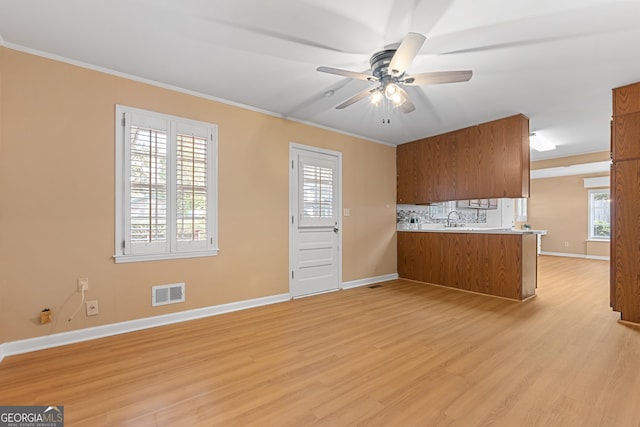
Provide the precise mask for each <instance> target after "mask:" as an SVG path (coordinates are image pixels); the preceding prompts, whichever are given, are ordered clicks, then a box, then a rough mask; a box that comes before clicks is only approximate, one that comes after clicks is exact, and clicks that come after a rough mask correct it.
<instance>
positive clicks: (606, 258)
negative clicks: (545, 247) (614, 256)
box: [540, 251, 610, 261]
mask: <svg viewBox="0 0 640 427" xmlns="http://www.w3.org/2000/svg"><path fill="white" fill-rule="evenodd" d="M540 255H551V256H564V257H569V258H586V259H600V260H604V261H609V260H610V258H609V257H608V256H598V255H584V254H571V253H567V252H547V251H540Z"/></svg>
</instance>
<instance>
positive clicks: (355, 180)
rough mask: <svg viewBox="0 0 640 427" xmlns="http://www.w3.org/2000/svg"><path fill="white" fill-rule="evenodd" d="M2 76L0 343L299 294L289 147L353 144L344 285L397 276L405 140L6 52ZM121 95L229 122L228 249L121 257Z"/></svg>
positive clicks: (1, 56) (221, 131) (224, 228)
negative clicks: (46, 314) (117, 120)
mask: <svg viewBox="0 0 640 427" xmlns="http://www.w3.org/2000/svg"><path fill="white" fill-rule="evenodd" d="M0 76H1V80H0V105H1V106H2V110H0V111H1V114H0V196H1V202H0V203H1V205H0V227H1V228H0V233H1V234H0V236H1V237H2V239H1V241H0V259H1V260H2V261H1V262H2V268H1V269H0V343H2V342H9V341H14V340H18V339H24V338H30V337H36V336H41V335H46V334H50V333H58V332H64V331H69V330H75V329H81V328H86V327H91V326H98V325H104V324H109V323H114V322H121V321H126V320H132V319H139V318H143V317H148V316H154V315H160V314H166V313H170V312H175V311H182V310H188V309H194V308H199V307H207V306H213V305H217V304H223V303H228V302H232V301H241V300H245V299H250V298H257V297H264V296H269V295H276V294H282V293H286V292H288V269H289V266H288V263H289V261H288V257H289V255H288V254H289V252H288V204H289V199H288V171H289V169H288V158H289V143H290V142H296V143H300V144H306V145H311V146H317V147H323V148H327V149H331V150H336V151H340V152H342V153H343V206H344V207H345V208H349V209H350V216H349V217H346V218H344V223H343V274H342V280H343V282H346V281H352V280H357V279H365V278H369V277H375V276H380V275H385V274H393V273H395V272H396V243H395V180H396V173H395V148H393V147H388V146H385V145H381V144H376V143H372V142H369V141H366V140H362V139H358V138H354V137H349V136H345V135H342V134H339V133H335V132H330V131H327V130H322V129H318V128H314V127H310V126H307V125H303V124H299V123H295V122H291V121H287V120H284V119H280V118H275V117H272V116H269V115H265V114H261V113H257V112H253V111H250V110H246V109H242V108H237V107H233V106H229V105H226V104H222V103H218V102H214V101H211V100H207V99H203V98H199V97H195V96H191V95H187V94H184V93H179V92H175V91H171V90H167V89H163V88H159V87H155V86H151V85H147V84H143V83H139V82H135V81H131V80H127V79H124V78H120V77H115V76H112V75H107V74H103V73H99V72H96V71H92V70H87V69H83V68H80V67H76V66H72V65H68V64H64V63H60V62H56V61H52V60H48V59H44V58H40V57H36V56H32V55H29V54H25V53H21V52H17V51H14V50H10V49H6V48H0ZM115 104H123V105H128V106H133V107H138V108H143V109H148V110H153V111H159V112H162V113H167V114H172V115H176V116H182V117H189V118H192V119H196V120H203V121H208V122H213V123H216V124H218V136H219V246H220V254H219V256H217V257H212V258H200V259H187V260H172V261H158V262H142V263H132V264H115V263H114V262H113V259H112V255H113V253H114V185H115V184H114V179H115V178H114V106H115ZM79 277H88V278H89V287H90V290H89V292H88V294H87V298H88V299H97V300H98V301H99V304H100V315H99V316H96V317H91V318H87V317H86V316H84V314H83V313H82V314H81V315H78V317H77V318H76V319H74V320H73V322H71V323H69V322H67V320H66V318H67V317H68V316H69V315H70V314H71V313H72V312H73V310H74V309H75V307H76V306H77V304H78V303H79V294H78V293H77V292H76V280H77V278H79ZM174 282H185V283H186V284H187V288H186V296H187V301H186V302H185V303H183V304H177V305H171V306H164V307H156V308H152V307H151V301H150V294H151V292H150V287H151V286H152V285H158V284H168V283H174ZM45 307H48V308H51V309H52V310H53V311H54V316H55V319H56V321H55V322H54V323H53V324H48V325H43V326H41V325H39V324H38V322H37V319H38V316H39V312H40V311H41V310H42V309H43V308H45Z"/></svg>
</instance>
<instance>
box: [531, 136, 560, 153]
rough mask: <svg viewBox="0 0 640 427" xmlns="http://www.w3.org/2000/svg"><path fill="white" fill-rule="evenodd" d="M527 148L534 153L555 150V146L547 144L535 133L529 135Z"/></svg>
mask: <svg viewBox="0 0 640 427" xmlns="http://www.w3.org/2000/svg"><path fill="white" fill-rule="evenodd" d="M529 147H531V148H533V149H534V150H536V151H551V150H555V149H556V146H555V144H553V143H551V142H549V141H548V140H547V139H546V138H544V137H543V136H542V135H540V134H537V133H536V132H533V133H530V134H529Z"/></svg>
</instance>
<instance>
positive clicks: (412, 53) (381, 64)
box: [317, 33, 473, 123]
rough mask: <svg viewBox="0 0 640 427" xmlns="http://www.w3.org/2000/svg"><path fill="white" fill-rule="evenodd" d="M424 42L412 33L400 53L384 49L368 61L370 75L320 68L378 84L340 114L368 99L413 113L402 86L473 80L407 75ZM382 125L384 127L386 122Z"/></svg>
mask: <svg viewBox="0 0 640 427" xmlns="http://www.w3.org/2000/svg"><path fill="white" fill-rule="evenodd" d="M425 40H426V37H425V36H423V35H422V34H418V33H409V34H407V36H406V37H405V38H404V40H403V41H402V43H400V46H398V48H397V49H385V50H382V51H379V52H376V53H374V54H373V55H372V56H371V59H370V60H369V64H370V65H371V74H370V75H369V74H364V73H358V72H355V71H349V70H342V69H339V68H332V67H324V66H322V67H318V68H317V70H318V71H320V72H323V73H329V74H336V75H339V76H343V77H347V78H351V79H357V80H365V81H369V82H372V83H376V86H375V87H374V88H369V89H365V90H363V91H361V92H359V93H357V94H355V95H354V96H352V97H351V98H349V99H347V100H346V101H344V102H343V103H341V104H340V105H338V106H337V107H336V108H337V109H339V110H341V109H343V108H346V107H348V106H350V105H352V104H355V103H356V102H358V101H360V100H361V99H364V98H367V97H369V100H370V101H371V103H372V104H374V105H379V104H380V103H381V101H382V100H383V99H385V98H386V99H387V100H389V102H390V103H391V105H393V106H394V107H397V108H400V111H402V112H403V113H405V114H406V113H410V112H412V111H413V110H415V109H416V107H415V105H413V102H411V99H410V98H409V94H408V93H407V91H406V90H404V88H403V87H402V86H418V85H425V84H442V83H455V82H465V81H468V80H469V79H471V76H472V75H473V73H472V72H471V71H469V70H465V71H439V72H432V73H422V74H416V75H414V76H409V75H407V74H406V70H407V67H408V66H409V65H411V62H413V60H414V58H415V57H416V55H417V54H418V52H419V51H420V48H421V47H422V45H423V43H424V41H425ZM383 123H385V121H384V120H383ZM386 123H388V121H387V122H386Z"/></svg>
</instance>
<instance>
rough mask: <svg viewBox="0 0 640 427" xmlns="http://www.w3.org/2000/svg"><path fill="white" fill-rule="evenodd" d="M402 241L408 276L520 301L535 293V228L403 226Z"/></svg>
mask: <svg viewBox="0 0 640 427" xmlns="http://www.w3.org/2000/svg"><path fill="white" fill-rule="evenodd" d="M397 245H398V275H399V276H400V277H401V278H403V279H411V280H416V281H419V282H425V283H431V284H435V285H440V286H447V287H450V288H457V289H462V290H465V291H471V292H477V293H482V294H487V295H494V296H499V297H503V298H509V299H515V300H519V301H521V300H524V299H527V298H529V297H531V296H533V295H535V290H536V281H537V262H538V257H537V238H536V235H535V234H522V233H520V234H519V233H495V234H492V233H464V232H460V233H448V232H440V233H439V232H423V231H399V232H398V239H397Z"/></svg>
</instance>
